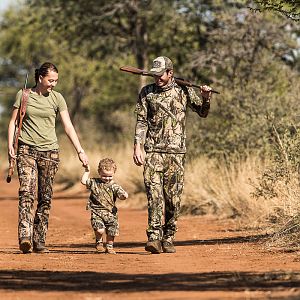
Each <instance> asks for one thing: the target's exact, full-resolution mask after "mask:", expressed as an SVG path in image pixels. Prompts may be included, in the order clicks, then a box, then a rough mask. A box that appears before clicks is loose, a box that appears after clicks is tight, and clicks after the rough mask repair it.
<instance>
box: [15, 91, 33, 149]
mask: <svg viewBox="0 0 300 300" xmlns="http://www.w3.org/2000/svg"><path fill="white" fill-rule="evenodd" d="M29 93H30V89H22V99H21V104H20V107H19V112H18V118H17V126H18V128H17V132H16V136H15V142H14V148H15V151H17V149H18V141H19V136H20V133H21V128H22V123H23V118H24V116H25V113H26V108H27V102H28V98H29Z"/></svg>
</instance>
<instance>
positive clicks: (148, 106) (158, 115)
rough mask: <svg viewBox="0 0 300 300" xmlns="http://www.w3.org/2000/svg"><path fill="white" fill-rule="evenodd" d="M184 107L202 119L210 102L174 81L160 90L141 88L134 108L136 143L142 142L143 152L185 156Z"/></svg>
mask: <svg viewBox="0 0 300 300" xmlns="http://www.w3.org/2000/svg"><path fill="white" fill-rule="evenodd" d="M187 106H189V107H190V108H191V109H192V110H193V111H195V112H197V113H198V115H199V116H200V117H203V118H205V117H206V116H207V114H208V112H209V108H210V103H209V101H205V102H204V101H202V100H201V99H200V97H198V95H197V94H196V92H195V91H194V89H193V88H189V87H184V86H179V85H178V84H176V83H175V81H172V82H171V83H170V84H169V85H167V86H165V87H162V88H161V87H158V86H157V85H156V84H150V85H147V86H145V87H143V89H142V90H141V92H140V94H139V99H138V102H137V105H136V113H137V122H136V127H135V138H134V142H135V144H137V143H139V144H143V143H145V145H144V148H145V151H146V152H165V153H185V152H186V146H185V139H186V130H185V123H186V109H187Z"/></svg>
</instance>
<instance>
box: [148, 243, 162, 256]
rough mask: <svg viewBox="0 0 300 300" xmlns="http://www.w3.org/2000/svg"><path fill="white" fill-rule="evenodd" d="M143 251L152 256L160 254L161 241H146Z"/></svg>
mask: <svg viewBox="0 0 300 300" xmlns="http://www.w3.org/2000/svg"><path fill="white" fill-rule="evenodd" d="M145 250H146V251H148V252H151V253H153V254H159V253H161V252H162V249H161V241H159V240H153V241H148V242H147V244H146V246H145Z"/></svg>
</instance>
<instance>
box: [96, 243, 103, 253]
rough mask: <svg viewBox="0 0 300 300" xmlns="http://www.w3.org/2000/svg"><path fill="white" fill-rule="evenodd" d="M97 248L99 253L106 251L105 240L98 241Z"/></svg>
mask: <svg viewBox="0 0 300 300" xmlns="http://www.w3.org/2000/svg"><path fill="white" fill-rule="evenodd" d="M96 250H97V252H98V253H104V252H105V248H104V246H103V242H101V241H96Z"/></svg>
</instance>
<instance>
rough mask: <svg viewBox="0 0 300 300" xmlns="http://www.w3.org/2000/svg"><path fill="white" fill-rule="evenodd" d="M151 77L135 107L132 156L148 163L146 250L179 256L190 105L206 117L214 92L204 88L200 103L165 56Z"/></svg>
mask: <svg viewBox="0 0 300 300" xmlns="http://www.w3.org/2000/svg"><path fill="white" fill-rule="evenodd" d="M150 73H151V74H152V75H153V77H154V80H155V83H153V84H150V85H147V86H145V87H143V88H142V90H141V92H140V94H139V99H138V103H137V105H136V112H137V122H136V128H135V138H134V153H133V159H134V162H135V164H136V165H138V166H141V165H144V183H145V187H146V193H147V198H148V228H147V230H146V232H147V236H148V242H147V244H146V246H145V250H146V251H148V252H151V253H161V252H166V253H175V252H176V250H175V247H174V244H173V240H174V237H175V233H176V231H177V224H176V223H177V219H178V217H179V211H180V200H181V198H180V197H181V194H182V191H183V177H184V159H185V153H186V146H185V139H186V133H185V123H186V110H187V106H189V107H190V108H191V109H192V110H193V111H195V112H197V113H198V115H199V116H200V117H203V118H205V117H206V116H207V114H208V112H209V108H210V98H211V88H210V87H208V86H205V85H204V86H201V88H200V93H201V95H202V100H201V99H200V98H199V97H198V96H197V95H196V93H195V91H194V90H193V89H192V88H188V87H185V86H179V85H178V84H177V83H176V82H175V80H174V77H173V74H174V72H173V63H172V61H171V60H170V59H169V58H168V57H165V56H159V57H157V58H156V59H154V61H153V65H152V68H151V70H150ZM143 144H144V150H145V152H146V157H145V159H144V155H143V151H142V148H141V146H142V145H143ZM163 218H164V220H163ZM163 221H164V225H162V223H163Z"/></svg>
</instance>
